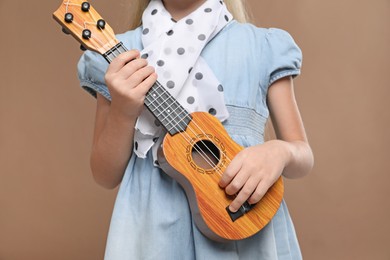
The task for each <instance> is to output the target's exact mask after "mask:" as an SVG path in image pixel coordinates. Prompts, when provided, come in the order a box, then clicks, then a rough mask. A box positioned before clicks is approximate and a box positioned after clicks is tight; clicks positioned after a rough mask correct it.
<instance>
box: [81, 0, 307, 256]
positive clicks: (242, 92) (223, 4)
mask: <svg viewBox="0 0 390 260" xmlns="http://www.w3.org/2000/svg"><path fill="white" fill-rule="evenodd" d="M138 4H139V11H138V15H135V16H134V17H135V24H138V25H139V26H138V27H137V28H134V29H133V30H131V31H128V32H126V33H124V34H122V35H118V38H119V39H120V40H121V41H122V42H123V43H124V45H126V47H127V48H128V49H129V50H130V51H128V52H126V53H123V54H121V55H119V56H118V57H117V58H115V59H114V60H113V61H112V62H111V64H110V65H109V66H108V64H107V63H106V61H104V60H103V58H101V57H100V56H99V55H97V54H94V53H92V52H86V53H85V54H84V55H83V56H82V57H81V59H80V62H79V64H78V70H79V78H80V82H81V86H83V87H84V88H85V89H86V90H88V91H89V92H90V93H92V94H93V95H95V96H96V97H97V110H96V124H95V131H94V138H93V147H92V154H91V168H92V172H93V176H94V178H95V180H96V181H97V182H98V183H99V184H101V185H102V186H104V187H107V188H114V187H116V186H118V185H119V184H120V189H119V191H118V195H117V200H116V203H115V208H114V212H113V216H112V220H111V226H110V231H109V236H108V241H107V248H106V254H105V259H108V260H111V259H118V260H123V259H226V260H227V259H263V260H265V259H294V260H295V259H301V253H300V249H299V245H298V242H297V238H296V235H295V231H294V227H293V224H292V221H291V219H290V215H289V213H288V210H287V207H286V204H285V202H284V201H283V202H282V204H281V206H280V208H279V210H278V212H277V213H276V215H275V216H274V218H273V219H272V221H271V222H270V223H269V224H268V225H267V226H266V227H265V228H263V229H262V230H261V231H260V232H258V233H257V234H255V235H254V236H252V237H250V238H247V239H244V240H240V241H232V242H228V243H218V242H215V241H212V240H209V239H208V238H206V237H205V236H203V235H202V234H201V233H200V232H199V230H198V228H197V227H196V226H195V225H194V222H193V219H192V217H191V213H190V209H189V206H188V202H187V199H186V195H185V193H184V192H183V190H182V188H181V186H179V185H178V184H177V182H176V181H175V180H173V179H172V178H170V177H169V176H167V175H166V174H165V173H164V172H162V171H161V170H160V168H159V167H158V162H157V161H156V158H157V157H156V152H155V151H156V147H158V145H159V144H160V143H161V139H162V138H161V137H162V136H163V135H164V132H163V130H162V128H161V127H159V126H158V124H156V123H157V122H155V120H154V119H153V118H151V116H150V114H148V112H147V111H146V110H145V109H143V107H144V106H143V104H144V98H145V95H146V93H147V91H148V90H149V88H150V87H151V86H152V85H153V83H154V82H155V81H156V80H157V78H158V80H159V82H160V83H161V84H162V85H163V86H164V87H165V88H166V89H168V90H169V91H170V92H171V94H172V95H174V96H175V97H176V98H177V99H178V101H179V102H180V104H182V105H183V106H184V107H185V108H186V109H187V110H188V111H189V112H192V111H196V110H200V111H208V112H209V113H211V114H213V115H215V116H216V117H217V118H219V119H220V120H221V121H223V124H224V127H225V128H226V130H227V131H228V133H229V135H230V136H231V137H232V138H233V139H234V140H235V141H236V142H237V143H239V144H240V145H242V146H244V147H247V148H246V149H244V150H243V151H242V152H240V153H239V154H238V155H237V156H236V157H235V158H234V159H233V161H232V162H231V163H230V165H229V166H228V168H227V169H226V171H225V172H224V173H223V175H222V177H221V180H220V183H219V185H220V187H221V188H223V189H225V191H226V193H227V194H229V195H233V194H237V196H236V198H235V199H234V200H233V201H232V203H231V205H230V206H229V208H230V210H231V211H233V212H234V211H236V210H238V209H239V207H240V206H241V205H242V204H243V203H244V202H245V201H247V200H248V202H249V203H256V202H258V201H259V200H260V199H261V197H262V196H263V195H264V194H265V193H266V191H267V190H268V188H269V187H270V186H271V185H272V184H273V183H274V182H275V181H276V180H277V179H278V178H279V177H280V176H281V175H283V176H284V177H286V178H299V177H302V176H304V175H306V174H307V173H308V172H309V171H310V170H311V168H312V164H313V157H312V152H311V149H310V147H309V145H308V142H307V139H306V134H305V131H304V127H303V124H302V120H301V117H300V114H299V111H298V108H297V104H296V102H295V98H294V92H293V82H292V77H294V76H297V75H298V74H299V73H300V66H301V52H300V49H299V48H298V47H297V46H296V44H295V43H294V41H293V39H292V38H291V37H290V35H289V34H288V33H286V32H285V31H282V30H279V29H263V28H257V27H255V26H253V25H251V24H248V23H243V22H245V13H244V9H243V4H242V3H241V2H240V1H239V0H225V1H220V0H163V1H162V0H150V1H148V0H142V1H141V0H139V3H138ZM141 14H142V20H140V19H139V18H137V17H141ZM236 19H237V20H239V21H240V22H238V21H237V20H236ZM269 115H270V116H271V117H272V122H273V124H274V128H275V131H276V136H277V140H271V141H267V142H265V143H264V140H263V134H264V126H265V123H266V120H267V118H268V116H269Z"/></svg>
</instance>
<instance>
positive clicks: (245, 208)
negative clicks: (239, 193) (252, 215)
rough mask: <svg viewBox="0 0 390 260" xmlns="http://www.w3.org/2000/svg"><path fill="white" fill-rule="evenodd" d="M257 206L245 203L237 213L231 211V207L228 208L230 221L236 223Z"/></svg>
mask: <svg viewBox="0 0 390 260" xmlns="http://www.w3.org/2000/svg"><path fill="white" fill-rule="evenodd" d="M255 205H256V204H249V202H248V201H245V203H244V204H242V205H241V207H240V208H239V209H238V210H237V211H236V212H232V211H231V210H230V209H229V206H227V207H226V211H227V212H228V214H229V216H230V219H231V220H232V221H233V222H234V221H236V220H237V219H239V218H240V217H242V216H244V214H245V213H247V212H248V211H250V210H251V209H252V208H253V207H254V206H255Z"/></svg>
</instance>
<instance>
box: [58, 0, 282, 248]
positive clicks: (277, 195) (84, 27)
mask: <svg viewBox="0 0 390 260" xmlns="http://www.w3.org/2000/svg"><path fill="white" fill-rule="evenodd" d="M53 17H54V19H56V20H57V22H58V23H60V24H61V25H62V26H63V31H64V32H66V33H70V34H72V35H73V36H74V37H75V38H76V39H77V40H78V41H79V42H80V43H81V44H82V46H83V47H84V48H85V49H90V50H92V51H96V52H98V53H100V54H101V55H103V57H104V58H105V59H106V60H107V61H108V62H111V61H112V60H113V59H114V58H115V57H116V56H118V55H119V54H121V53H123V52H126V51H127V50H126V48H125V46H124V45H123V44H122V43H121V42H119V41H118V40H117V39H116V38H115V35H114V32H113V30H112V28H111V27H110V26H109V25H108V24H106V22H105V21H104V20H103V19H102V17H101V16H100V15H99V14H98V13H97V12H96V11H95V10H94V8H93V7H92V6H90V4H89V3H88V2H83V1H82V0H64V1H63V3H62V4H61V6H60V7H59V8H58V9H57V10H56V11H55V12H54V13H53ZM145 106H146V107H147V108H148V109H149V110H150V111H151V113H152V114H153V115H154V116H155V117H156V119H157V120H158V121H159V122H160V123H161V125H162V126H163V127H165V129H166V130H167V134H166V136H165V137H164V140H163V142H162V145H161V149H160V150H159V163H160V166H161V168H162V169H163V171H164V172H166V173H167V174H168V175H170V176H171V177H172V178H174V179H175V180H176V181H178V182H179V183H180V184H181V185H182V187H183V188H184V190H185V192H186V195H187V198H188V201H189V204H190V208H191V213H192V216H193V218H194V220H195V223H196V225H197V226H198V228H199V229H200V230H201V232H202V233H203V234H204V235H206V236H207V237H209V238H211V239H213V240H216V241H229V240H239V239H244V238H247V237H249V236H252V235H254V234H256V233H257V232H259V231H260V230H261V229H262V228H263V227H264V226H265V225H267V224H268V223H269V221H270V220H271V218H272V217H273V216H274V215H275V214H276V212H277V210H278V209H279V206H280V203H281V201H282V198H283V191H284V187H283V180H282V178H281V177H280V178H279V179H278V181H277V182H276V183H275V184H274V185H273V186H272V187H270V188H269V190H268V192H267V193H266V194H265V196H264V197H263V198H262V199H261V201H260V202H258V203H256V204H253V205H250V204H249V203H248V202H246V203H244V205H242V206H241V208H240V209H239V210H238V211H237V212H231V211H229V209H228V206H229V205H230V203H231V201H232V200H233V199H234V196H228V195H227V194H226V193H225V191H224V189H221V188H220V187H219V186H218V182H219V180H220V178H221V175H222V173H223V172H224V171H225V169H226V167H227V166H228V165H229V163H230V162H231V160H232V159H233V158H234V156H235V155H236V154H237V153H238V152H240V151H241V150H243V149H244V148H243V147H241V146H240V145H238V144H237V143H235V142H234V141H233V140H232V139H231V138H230V137H229V135H228V133H227V132H226V130H225V129H224V127H223V125H222V124H221V123H220V122H219V120H218V119H216V118H215V117H214V116H212V115H210V114H209V113H205V112H195V113H191V114H189V113H188V112H187V111H186V110H185V109H184V108H183V107H182V106H181V105H180V104H179V103H178V102H177V101H176V100H175V99H174V98H173V97H172V96H171V95H170V94H169V92H168V91H167V90H166V89H165V88H164V87H162V86H161V84H160V83H159V82H156V83H155V84H154V85H153V86H152V88H151V89H150V90H149V92H148V93H147V95H146V98H145Z"/></svg>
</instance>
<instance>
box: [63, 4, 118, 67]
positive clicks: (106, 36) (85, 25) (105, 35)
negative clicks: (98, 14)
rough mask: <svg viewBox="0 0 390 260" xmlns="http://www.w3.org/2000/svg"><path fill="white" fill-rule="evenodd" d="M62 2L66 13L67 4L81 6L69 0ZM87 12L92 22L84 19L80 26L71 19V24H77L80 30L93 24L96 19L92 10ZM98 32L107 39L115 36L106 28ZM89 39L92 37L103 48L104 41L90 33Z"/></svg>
mask: <svg viewBox="0 0 390 260" xmlns="http://www.w3.org/2000/svg"><path fill="white" fill-rule="evenodd" d="M63 4H64V5H65V12H66V13H68V12H69V6H77V7H80V8H81V4H75V3H71V2H70V0H68V1H67V2H66V3H63ZM88 14H89V15H90V16H91V18H92V21H93V22H88V21H84V26H82V25H80V24H78V23H76V22H74V21H73V24H75V25H77V26H78V27H79V29H81V30H83V29H87V25H93V26H95V25H96V23H97V19H96V18H95V17H94V16H93V14H92V12H88ZM100 32H101V33H102V34H103V36H104V37H105V38H106V40H107V41H109V40H110V39H114V38H115V36H114V35H113V34H112V33H110V32H108V31H106V30H100ZM106 32H107V33H106ZM107 34H108V35H107ZM91 39H94V40H95V41H97V42H98V44H99V45H100V46H101V47H103V48H104V43H103V42H102V41H100V40H99V38H96V37H93V35H92V37H91ZM110 62H111V61H110Z"/></svg>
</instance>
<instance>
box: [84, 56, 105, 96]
mask: <svg viewBox="0 0 390 260" xmlns="http://www.w3.org/2000/svg"><path fill="white" fill-rule="evenodd" d="M107 68H108V63H107V61H106V60H104V58H103V57H102V56H101V55H100V54H98V53H96V52H93V51H86V52H84V53H83V55H82V56H81V58H80V60H79V62H78V64H77V70H78V77H79V81H80V86H81V87H82V88H83V89H85V90H86V91H87V92H88V93H90V94H91V95H92V96H94V97H95V98H96V93H99V94H101V95H103V96H104V97H105V98H107V99H108V100H111V96H110V93H109V91H108V88H107V86H106V83H105V80H104V75H105V73H106V70H107Z"/></svg>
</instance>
